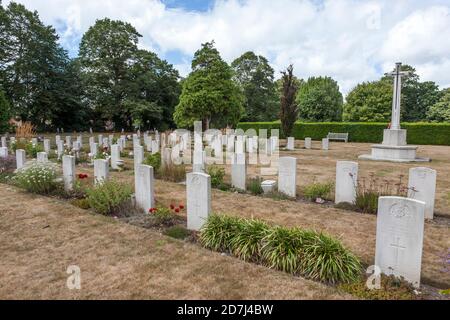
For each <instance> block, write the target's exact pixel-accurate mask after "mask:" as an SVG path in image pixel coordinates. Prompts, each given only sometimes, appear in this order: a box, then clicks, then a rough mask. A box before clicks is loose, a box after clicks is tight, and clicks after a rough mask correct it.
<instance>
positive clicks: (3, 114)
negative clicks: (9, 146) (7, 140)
mask: <svg viewBox="0 0 450 320" xmlns="http://www.w3.org/2000/svg"><path fill="white" fill-rule="evenodd" d="M10 116H11V113H10V109H9V102H8V100H7V99H6V96H5V93H4V92H3V90H1V89H0V133H3V132H6V131H8V128H9V125H8V122H9V119H10Z"/></svg>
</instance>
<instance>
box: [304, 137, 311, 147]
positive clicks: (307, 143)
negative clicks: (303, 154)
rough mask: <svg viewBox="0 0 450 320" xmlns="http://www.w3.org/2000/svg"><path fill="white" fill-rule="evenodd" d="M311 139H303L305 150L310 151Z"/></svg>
mask: <svg viewBox="0 0 450 320" xmlns="http://www.w3.org/2000/svg"><path fill="white" fill-rule="evenodd" d="M311 143H312V141H311V138H305V148H306V149H311Z"/></svg>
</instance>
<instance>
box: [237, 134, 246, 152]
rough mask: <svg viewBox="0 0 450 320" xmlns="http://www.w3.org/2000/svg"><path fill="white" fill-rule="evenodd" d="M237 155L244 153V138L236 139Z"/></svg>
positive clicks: (238, 137)
mask: <svg viewBox="0 0 450 320" xmlns="http://www.w3.org/2000/svg"><path fill="white" fill-rule="evenodd" d="M235 153H244V136H237V137H236V145H235Z"/></svg>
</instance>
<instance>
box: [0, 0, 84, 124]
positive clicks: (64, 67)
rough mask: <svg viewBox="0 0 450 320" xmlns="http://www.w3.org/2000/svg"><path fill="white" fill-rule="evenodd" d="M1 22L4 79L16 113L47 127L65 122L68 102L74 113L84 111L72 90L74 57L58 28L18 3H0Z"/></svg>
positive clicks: (0, 67) (0, 66) (0, 73)
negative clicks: (62, 42)
mask: <svg viewBox="0 0 450 320" xmlns="http://www.w3.org/2000/svg"><path fill="white" fill-rule="evenodd" d="M0 21H1V23H0V79H1V82H2V84H3V88H4V90H5V92H6V95H7V96H8V98H9V100H10V102H11V112H12V113H13V115H14V116H17V117H20V118H21V119H22V120H31V121H33V123H34V124H35V125H36V126H37V127H38V129H44V128H48V127H51V126H53V124H54V123H55V122H58V121H61V119H60V118H58V117H59V114H60V113H61V110H62V109H65V108H66V106H67V105H70V107H71V108H72V110H74V111H73V112H77V111H78V110H81V109H82V108H81V99H80V97H79V96H77V92H74V91H72V90H71V84H72V83H74V82H75V81H76V80H75V79H73V78H72V76H73V73H72V71H71V70H70V60H69V58H68V56H67V53H66V51H65V50H63V49H62V48H61V46H60V45H59V44H58V42H57V41H58V35H57V34H56V31H55V30H54V29H53V28H52V27H49V26H45V25H44V24H43V23H42V22H41V21H40V19H39V16H38V14H37V12H36V11H35V12H31V11H28V10H27V9H26V8H25V7H24V6H23V5H21V4H17V3H15V2H11V3H10V4H9V5H8V7H6V8H5V7H3V6H1V5H0ZM67 121H71V119H68V120H67Z"/></svg>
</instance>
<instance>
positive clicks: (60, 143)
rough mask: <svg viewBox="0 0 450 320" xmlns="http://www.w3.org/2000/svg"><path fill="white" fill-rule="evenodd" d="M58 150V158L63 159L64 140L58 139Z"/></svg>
mask: <svg viewBox="0 0 450 320" xmlns="http://www.w3.org/2000/svg"><path fill="white" fill-rule="evenodd" d="M56 151H57V153H58V159H61V157H62V155H63V154H64V141H62V140H58V142H57V143H56Z"/></svg>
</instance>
